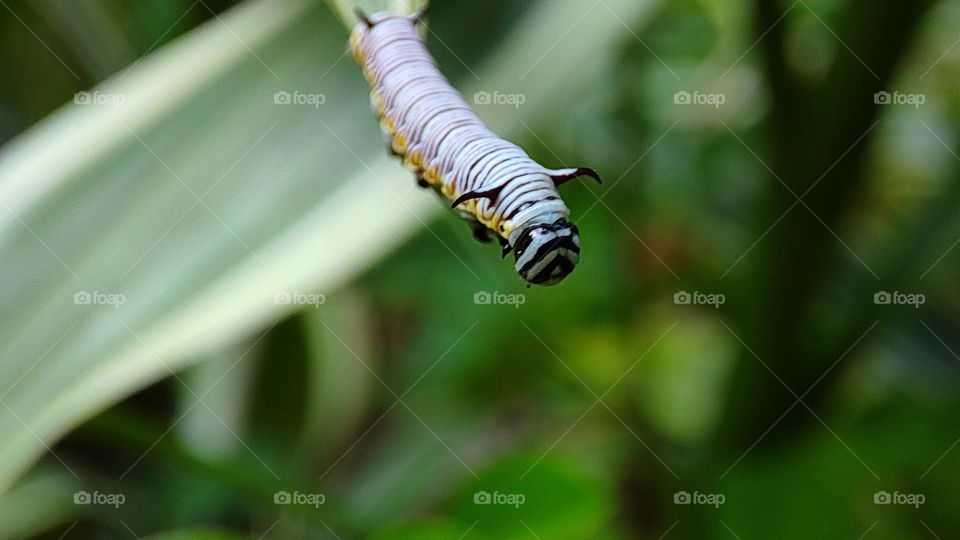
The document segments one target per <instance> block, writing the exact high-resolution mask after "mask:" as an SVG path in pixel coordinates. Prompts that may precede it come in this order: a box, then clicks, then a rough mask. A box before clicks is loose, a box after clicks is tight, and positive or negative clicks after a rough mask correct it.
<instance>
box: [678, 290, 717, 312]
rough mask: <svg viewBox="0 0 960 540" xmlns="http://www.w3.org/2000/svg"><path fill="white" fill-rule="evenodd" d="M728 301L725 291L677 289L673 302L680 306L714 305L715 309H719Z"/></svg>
mask: <svg viewBox="0 0 960 540" xmlns="http://www.w3.org/2000/svg"><path fill="white" fill-rule="evenodd" d="M726 302H727V297H726V295H724V294H723V293H702V292H700V291H693V292H692V293H691V292H687V291H677V292H676V293H674V295H673V303H674V304H677V305H678V306H690V305H694V306H713V307H714V308H715V309H719V308H720V306H722V305H723V304H725V303H726Z"/></svg>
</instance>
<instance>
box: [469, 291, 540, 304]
mask: <svg viewBox="0 0 960 540" xmlns="http://www.w3.org/2000/svg"><path fill="white" fill-rule="evenodd" d="M526 301H527V297H526V296H525V295H522V294H519V293H517V294H507V293H502V292H497V291H493V292H487V291H479V292H477V293H476V294H474V295H473V303H474V304H477V305H480V306H491V305H493V306H513V307H515V308H519V307H520V306H522V305H523V304H524V303H525V302H526Z"/></svg>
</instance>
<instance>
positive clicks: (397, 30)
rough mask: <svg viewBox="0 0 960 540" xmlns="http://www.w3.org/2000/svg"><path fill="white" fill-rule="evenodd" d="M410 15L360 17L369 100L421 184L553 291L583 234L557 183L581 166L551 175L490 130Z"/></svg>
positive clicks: (575, 257)
mask: <svg viewBox="0 0 960 540" xmlns="http://www.w3.org/2000/svg"><path fill="white" fill-rule="evenodd" d="M425 15H426V8H424V9H423V10H421V11H420V12H418V13H416V14H414V15H401V14H398V13H394V12H389V11H387V12H380V13H377V14H374V15H370V16H368V15H366V14H365V13H363V12H362V11H360V10H359V9H358V10H357V16H358V18H359V19H360V22H359V23H358V24H357V25H356V26H355V27H354V30H353V32H352V33H351V35H350V50H351V52H352V53H353V57H354V59H355V60H356V61H357V63H358V64H359V65H360V67H361V68H362V70H363V74H364V77H366V79H367V82H368V83H369V85H370V87H371V93H370V96H371V103H372V108H373V110H374V113H375V114H376V115H377V116H378V118H379V120H380V126H381V129H382V130H383V132H384V135H385V138H386V139H387V143H388V146H389V150H390V151H391V153H392V154H394V155H396V156H398V157H400V158H401V159H402V160H403V163H404V166H405V167H407V168H408V169H410V170H411V171H413V172H414V174H415V175H416V180H417V183H418V184H419V185H420V186H421V187H424V188H432V189H433V190H434V191H436V192H437V193H438V194H439V195H440V196H441V197H443V198H444V199H446V200H447V201H449V202H451V203H452V208H454V209H456V210H457V212H458V213H459V214H460V216H461V217H462V218H463V219H465V220H466V221H467V223H468V224H469V225H470V227H471V229H472V230H473V234H474V236H475V237H476V238H477V239H478V240H480V241H482V242H489V241H491V236H492V237H493V238H496V239H497V240H498V241H499V243H500V246H501V248H502V256H503V257H504V258H505V257H506V256H507V255H508V254H510V252H511V251H512V252H513V254H514V258H515V268H516V271H517V273H518V274H520V277H521V278H523V279H524V280H525V281H526V282H527V286H528V287H529V286H530V284H536V285H542V286H549V285H555V284H557V283H559V282H560V281H561V280H563V279H564V278H565V277H566V276H567V275H569V274H570V273H571V272H572V271H573V269H574V267H576V265H577V262H578V261H579V259H580V232H579V230H578V229H577V227H576V225H574V224H573V223H571V222H570V221H569V219H568V218H569V215H570V211H569V209H568V208H567V206H566V205H565V204H564V202H563V199H561V197H560V193H559V191H558V189H557V188H558V187H559V186H560V185H562V184H564V183H566V182H569V181H570V180H573V179H575V178H578V177H581V176H589V177H592V178H594V179H595V180H596V181H597V182H600V181H601V180H600V176H599V174H598V173H597V172H596V171H595V170H593V169H590V168H587V167H578V168H565V169H548V168H546V167H544V166H542V165H540V164H539V163H537V162H536V161H534V160H533V159H531V158H530V157H529V156H528V155H527V154H526V152H524V151H523V149H522V148H520V147H519V146H517V145H515V144H513V143H511V142H508V141H505V140H503V139H501V138H500V137H498V136H497V135H496V134H495V133H494V132H493V131H491V130H490V129H489V128H488V127H487V126H486V125H485V124H484V123H483V121H481V120H480V118H479V117H478V116H477V115H476V113H474V112H473V110H472V109H471V108H470V107H469V106H468V105H467V103H466V102H465V101H464V99H463V98H462V97H461V95H460V94H459V93H458V92H457V91H456V90H454V88H453V87H452V86H451V85H450V83H449V82H448V81H447V79H446V78H445V77H444V76H443V74H442V73H441V72H440V69H439V68H438V67H437V64H436V62H435V60H434V59H433V57H432V56H431V55H430V53H429V51H428V50H427V47H426V44H425V42H424V40H423V38H422V37H421V35H420V33H419V32H418V31H417V26H418V25H419V24H420V23H421V22H422V21H423V20H424V17H425Z"/></svg>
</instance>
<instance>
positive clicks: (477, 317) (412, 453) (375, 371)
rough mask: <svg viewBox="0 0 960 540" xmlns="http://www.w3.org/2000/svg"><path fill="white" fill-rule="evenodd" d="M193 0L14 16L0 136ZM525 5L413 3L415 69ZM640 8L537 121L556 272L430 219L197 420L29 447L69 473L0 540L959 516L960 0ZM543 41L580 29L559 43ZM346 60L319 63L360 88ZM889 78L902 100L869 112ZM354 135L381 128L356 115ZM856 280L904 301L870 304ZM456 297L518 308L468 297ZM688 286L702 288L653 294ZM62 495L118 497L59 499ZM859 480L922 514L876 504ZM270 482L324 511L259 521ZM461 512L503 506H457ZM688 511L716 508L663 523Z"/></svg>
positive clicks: (132, 416)
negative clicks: (423, 24)
mask: <svg viewBox="0 0 960 540" xmlns="http://www.w3.org/2000/svg"><path fill="white" fill-rule="evenodd" d="M204 3H205V4H206V5H198V4H194V3H192V2H190V1H189V0H183V1H180V0H176V1H174V0H170V1H166V0H155V1H144V2H138V3H136V4H131V3H123V2H116V1H111V0H86V1H83V2H76V3H73V2H67V1H66V0H46V1H38V2H23V1H14V0H6V4H7V5H5V6H4V7H6V8H7V9H6V10H4V11H0V60H2V62H3V65H4V66H6V67H7V68H8V70H9V71H10V72H11V73H16V75H15V76H14V77H4V78H3V80H2V81H0V141H7V140H10V139H11V138H13V137H14V136H15V135H17V134H18V133H20V132H22V131H23V130H24V129H26V128H27V127H28V126H30V125H31V124H33V123H35V122H37V121H39V120H40V119H41V118H42V117H43V116H44V115H46V114H48V113H49V112H50V111H52V110H53V109H54V108H56V107H58V106H59V105H61V104H63V103H66V102H68V101H70V100H71V99H72V95H73V93H74V92H77V91H79V90H83V89H86V88H89V87H90V86H91V85H93V84H95V83H97V82H99V81H101V80H103V79H104V78H105V77H107V76H108V75H110V74H112V73H116V72H118V71H121V70H123V69H124V68H125V66H127V65H128V64H130V63H132V62H134V61H136V59H137V58H139V57H140V56H141V55H143V54H146V53H149V52H150V51H152V50H154V49H157V48H160V47H163V46H164V45H165V44H167V43H170V42H174V41H175V40H176V39H177V37H178V36H180V35H182V34H183V33H184V32H186V31H187V30H188V29H190V28H193V27H195V26H197V25H198V24H201V23H202V22H203V21H204V20H207V19H209V18H210V17H212V13H220V12H222V10H224V9H226V8H228V7H229V6H230V5H231V4H232V2H227V1H223V2H212V1H209V0H205V2H202V3H201V4H204ZM206 7H209V9H205V8H206ZM526 9H529V7H528V6H527V5H526V3H520V2H508V1H507V0H496V1H494V2H484V3H480V2H468V1H459V0H458V1H450V2H444V3H437V5H435V6H434V10H433V12H432V14H431V19H430V22H431V35H430V37H429V42H430V46H431V50H432V51H434V52H435V54H436V56H437V58H438V60H439V62H440V64H441V66H442V67H443V69H444V71H445V72H447V73H448V74H450V75H451V78H452V79H453V80H454V82H455V84H460V85H461V86H465V85H466V84H467V83H472V82H474V81H472V78H473V75H472V69H471V67H472V66H474V65H476V64H477V63H478V62H481V61H482V59H483V58H485V55H487V54H488V53H489V52H490V51H491V50H494V47H495V44H496V43H497V42H498V39H499V37H500V36H502V35H503V34H505V33H507V32H508V31H509V30H511V29H512V25H514V24H515V23H516V21H517V20H518V19H520V16H521V15H522V14H523V13H524V10H526ZM591 9H596V10H603V9H604V7H603V5H602V2H600V3H599V4H594V7H593V8H591ZM651 10H653V12H652V13H651V14H650V17H649V18H648V19H647V20H646V21H645V23H644V25H643V26H642V27H637V28H631V29H630V30H629V32H625V33H624V36H623V37H622V40H621V42H620V43H619V49H618V50H616V51H612V52H611V53H610V54H611V59H610V61H609V65H607V66H606V67H605V68H604V70H605V71H604V73H603V76H602V77H601V78H599V79H597V80H594V81H590V85H589V88H588V89H587V90H586V91H584V92H583V93H582V94H577V95H575V96H565V97H566V98H567V99H569V100H570V101H571V103H573V105H571V107H570V108H569V109H568V111H567V113H566V114H562V115H554V116H550V117H537V119H536V122H534V123H530V124H529V126H528V128H529V133H528V135H529V136H527V137H524V138H523V139H522V140H520V141H518V142H520V143H521V144H522V145H523V146H524V147H525V148H526V149H528V151H529V152H530V153H531V155H532V156H533V157H534V158H535V159H538V160H540V161H542V162H544V163H547V164H552V165H560V164H562V165H575V164H576V165H579V164H588V165H591V166H594V167H596V168H598V169H599V170H600V171H601V172H602V173H603V174H604V176H605V179H606V180H607V181H606V182H605V184H604V185H603V186H601V187H594V186H591V185H586V184H583V185H579V184H578V185H571V186H569V187H565V188H564V193H565V198H566V199H567V200H568V202H569V205H570V207H571V210H572V215H573V217H574V220H575V221H576V222H577V224H578V226H579V228H580V230H581V231H582V242H583V246H584V257H583V260H582V261H581V263H580V267H579V268H578V269H577V271H576V273H575V274H574V275H573V276H572V277H571V278H570V279H568V280H567V281H565V282H564V283H563V284H562V285H561V286H559V287H556V288H551V289H525V288H524V287H523V286H522V284H521V283H520V281H519V280H518V279H517V278H516V276H515V275H514V273H513V270H512V265H510V264H505V263H504V262H503V261H501V260H500V258H499V256H498V253H497V251H498V250H497V249H494V248H492V247H490V246H482V245H476V244H475V243H474V242H473V240H472V239H471V238H470V235H469V234H468V231H466V228H465V227H464V226H463V225H462V224H461V223H460V222H459V221H458V220H457V218H456V217H455V216H453V215H452V214H445V215H444V216H443V217H442V218H441V219H440V220H439V221H438V222H437V223H436V224H434V225H431V229H432V232H424V233H422V234H419V235H418V236H417V237H416V238H414V239H413V240H412V241H410V242H408V243H407V244H405V245H403V246H402V247H400V248H399V249H397V250H396V251H394V252H393V253H392V254H391V255H390V256H389V257H388V258H386V259H385V260H383V261H381V262H380V263H379V264H377V265H376V266H375V267H374V268H373V269H371V270H370V271H369V272H367V273H366V274H365V275H363V276H361V277H360V278H359V279H357V280H356V281H355V282H354V283H352V284H351V285H350V286H349V287H346V288H345V289H344V290H342V291H340V292H337V293H336V294H331V295H329V298H327V302H326V303H325V304H324V305H322V306H320V307H319V309H311V308H306V309H304V310H303V311H302V312H299V313H297V314H295V315H293V316H291V317H289V318H287V319H285V320H283V321H280V322H279V323H278V324H276V325H275V326H273V327H271V328H270V329H269V331H267V333H266V335H265V336H264V337H263V339H260V340H259V341H257V342H256V343H255V344H254V343H253V341H252V340H251V341H250V342H249V343H242V344H240V345H238V346H237V347H235V348H233V349H230V350H225V351H223V352H222V353H218V354H215V355H210V358H206V359H205V362H204V363H203V364H201V365H200V366H198V367H196V368H192V369H191V370H190V371H188V372H186V373H184V374H183V375H182V377H183V378H185V379H187V380H189V381H219V380H221V378H222V377H229V379H228V380H226V381H225V382H226V383H227V384H225V386H226V390H223V391H222V394H221V395H220V396H216V395H214V396H210V399H209V400H208V399H207V398H204V400H205V401H208V402H209V405H204V406H201V407H199V408H196V409H195V410H191V405H196V404H195V398H194V396H191V395H190V394H189V393H188V392H186V391H185V390H184V389H183V386H182V385H181V384H180V382H178V381H177V380H174V379H172V378H168V379H165V380H163V381H161V382H159V383H157V384H155V385H152V386H150V387H149V388H146V389H143V390H141V391H140V392H138V393H136V394H135V395H133V396H131V397H130V398H129V399H127V400H125V401H124V402H122V403H119V404H117V405H115V406H114V407H111V408H110V409H109V410H107V411H104V412H103V413H101V414H99V415H98V416H97V417H96V418H94V419H92V420H90V421H89V422H87V423H85V424H84V425H82V426H80V427H79V428H77V429H76V430H74V431H73V432H72V433H71V434H70V435H69V436H68V437H66V438H65V439H64V440H62V441H60V442H59V443H57V445H56V446H55V447H54V448H53V449H54V451H55V452H56V454H57V456H61V457H62V458H63V459H65V460H66V461H67V462H69V464H70V466H71V468H72V469H75V470H77V471H79V472H80V475H81V478H82V481H75V479H73V478H71V477H69V476H68V475H67V474H66V473H65V471H63V470H62V469H61V468H60V467H59V464H58V463H57V459H55V458H53V457H51V456H47V457H46V458H44V460H43V461H42V462H41V463H40V464H38V465H37V466H36V467H35V468H34V470H33V471H32V472H31V473H30V474H29V475H27V477H25V478H24V479H23V480H22V481H21V482H20V484H19V485H18V486H17V488H16V489H15V490H13V491H11V492H10V493H9V494H7V495H6V496H5V497H4V499H3V501H2V506H0V515H3V516H13V515H21V512H26V510H21V509H25V508H29V509H31V510H32V512H35V513H36V514H37V515H35V516H28V518H26V519H23V520H22V523H13V522H12V521H11V522H8V523H7V527H8V528H7V529H4V528H3V527H4V526H3V524H0V534H5V535H7V536H10V537H17V536H23V535H26V534H33V535H37V536H38V537H43V538H46V537H49V538H58V537H60V536H61V535H67V536H66V537H90V538H112V537H129V535H130V534H131V533H132V534H134V535H137V536H143V537H148V538H156V539H175V538H211V539H212V538H233V537H246V536H248V535H250V534H253V535H255V536H257V537H259V536H260V535H266V536H267V537H276V538H292V537H310V538H327V537H329V538H334V537H336V538H377V539H382V540H388V539H389V540H399V539H404V540H407V539H411V540H412V539H441V538H454V539H456V538H491V539H493V538H498V539H499V538H518V539H519V538H531V537H536V538H543V539H548V538H549V539H554V538H556V539H564V538H570V539H580V538H647V537H649V538H658V537H661V535H666V537H668V538H669V537H676V538H694V537H696V538H728V537H731V536H733V537H737V538H744V539H746V538H758V537H771V536H775V537H778V538H821V537H831V538H832V537H837V538H840V537H853V538H857V537H861V535H869V536H868V537H876V538H924V537H927V536H928V535H930V534H934V535H936V536H938V537H944V538H945V537H949V536H950V534H952V533H953V531H956V530H958V529H960V520H958V516H957V515H956V513H955V512H953V508H954V507H955V506H956V505H957V504H958V503H960V499H958V495H957V493H956V489H955V486H956V485H957V483H958V482H960V450H955V447H956V446H958V445H957V440H958V437H960V419H958V417H957V415H956V414H954V413H953V411H955V410H956V408H957V407H958V406H960V392H958V388H960V385H958V382H960V366H958V362H960V357H958V356H957V352H958V351H960V296H958V293H960V286H958V283H960V280H958V279H957V277H958V269H960V249H954V248H955V247H956V241H957V237H958V235H960V212H958V209H960V188H958V186H960V174H958V171H960V167H958V161H960V158H958V157H957V153H958V150H957V144H958V141H960V94H958V92H957V84H956V82H957V80H960V79H958V74H960V55H958V54H957V51H958V48H957V47H955V46H956V43H955V41H956V39H958V37H960V36H958V35H957V28H960V4H958V3H957V2H956V1H955V0H946V1H940V2H928V1H922V2H914V3H903V4H902V5H897V6H893V5H884V6H882V7H880V6H877V5H876V4H875V3H871V2H868V1H867V0H848V1H843V2H826V1H819V0H818V1H813V0H811V1H808V2H799V3H797V4H792V5H791V3H790V2H771V1H766V0H759V1H757V2H747V1H745V0H738V1H736V2H732V3H731V2H719V1H709V0H682V1H677V2H662V3H656V4H654V5H652V6H651ZM13 13H15V14H16V16H14V15H13ZM185 13H186V15H184V14H185ZM784 13H786V15H784V16H783V18H782V19H781V18H780V17H781V15H783V14H784ZM610 16H616V15H615V14H613V13H611V14H610ZM571 22H573V21H571ZM24 23H25V24H24ZM25 25H27V26H29V27H30V28H31V29H35V31H36V33H37V36H36V38H35V36H32V35H31V34H30V32H29V31H28V30H27V29H26V26H25ZM331 27H332V26H331ZM37 38H39V39H37ZM557 38H558V39H572V40H575V39H577V32H576V28H575V27H574V29H573V31H571V32H570V33H569V35H568V34H566V33H564V29H559V28H558V29H557ZM345 39H346V33H345V32H343V33H342V35H340V36H337V39H333V38H332V37H331V38H330V39H329V41H331V42H342V41H344V40H345ZM42 43H47V44H49V47H50V48H51V49H52V51H51V50H47V49H46V47H45V46H44V45H43V44H42ZM952 46H953V48H951V47H952ZM54 54H55V55H56V56H60V57H61V58H62V59H63V62H64V63H65V64H67V65H68V66H72V69H73V70H75V71H76V73H75V75H76V77H74V76H73V74H71V73H70V71H68V70H66V69H64V66H63V65H61V63H60V62H59V61H58V60H57V58H56V56H54ZM351 68H353V66H351ZM316 69H317V70H318V72H321V73H322V72H323V70H325V69H326V67H325V66H319V65H318V66H316ZM569 71H570V77H575V76H576V72H577V66H570V67H569ZM357 73H358V70H356V69H352V70H351V69H343V70H338V71H337V72H336V73H335V76H336V77H341V78H342V80H343V84H348V85H350V86H349V87H350V88H351V89H354V90H355V91H356V99H357V100H365V99H366V98H365V93H366V91H365V90H364V87H363V82H362V80H361V79H360V77H359V75H358V74H357ZM482 83H483V81H480V84H481V85H482ZM894 89H897V90H898V91H900V92H902V93H911V92H913V93H922V94H923V95H924V96H925V98H926V103H925V104H924V105H923V106H922V107H918V108H910V107H903V106H877V105H876V104H875V103H874V102H873V93H874V92H879V91H882V90H889V91H894ZM683 91H687V92H694V91H699V92H703V93H711V92H716V93H722V94H724V95H726V96H727V102H726V103H725V104H724V105H723V106H722V107H718V108H711V107H704V106H694V107H686V108H685V107H682V106H678V105H676V104H675V103H674V99H673V96H674V95H675V94H676V93H677V92H683ZM208 106H209V107H211V108H213V109H214V110H215V108H216V106H217V105H216V104H215V103H211V104H209V105H208ZM481 114H482V111H481ZM355 121H356V122H357V123H358V124H359V125H362V126H364V129H363V132H364V133H365V134H366V135H368V136H369V138H370V140H373V139H374V138H376V137H377V136H378V135H377V133H376V128H375V123H374V121H373V119H372V118H370V117H358V118H356V120H355ZM197 129H202V126H199V127H198V128H197ZM359 129H360V128H359V127H358V130H359ZM367 142H369V141H367ZM367 142H360V143H358V144H367ZM561 161H562V163H560V162H561ZM397 166H398V167H399V165H397ZM331 169H332V171H324V172H323V173H324V174H335V169H336V167H332V168H331ZM318 174H321V172H319V171H318ZM808 189H809V190H810V192H809V199H807V198H806V196H805V195H806V194H805V192H806V191H807V190H808ZM791 191H793V192H794V193H795V194H796V196H794V195H793V194H791ZM801 195H804V197H803V198H804V200H803V201H802V202H799V203H798V202H796V198H797V197H800V196H801ZM422 196H423V197H429V196H431V195H430V194H428V193H424V194H423V195H422ZM250 204H257V203H256V201H251V203H250ZM437 204H438V205H440V204H442V203H441V202H439V201H438V202H437ZM342 234H344V235H349V234H350V231H348V230H344V231H342ZM384 234H390V231H384ZM438 240H439V241H438ZM0 279H2V277H0ZM881 290H887V291H894V290H897V291H914V292H918V293H922V294H924V295H925V298H926V303H925V304H924V305H923V306H921V307H920V308H919V309H914V308H912V307H910V306H886V305H876V304H875V303H874V302H873V295H874V294H875V293H876V292H878V291H881ZM480 291H487V292H493V291H497V292H500V293H504V294H522V295H524V298H525V301H524V303H523V304H522V305H521V306H519V307H513V306H509V305H482V304H476V303H475V302H474V295H475V294H477V293H478V292H480ZM681 291H688V292H693V291H702V292H705V293H719V294H723V295H724V298H725V302H724V303H723V304H722V305H720V306H718V307H716V308H715V307H713V306H709V305H706V306H703V305H701V306H697V305H678V304H677V303H676V302H675V300H674V295H676V294H677V293H679V292H681ZM264 330H267V329H264ZM251 345H252V346H253V349H252V352H251V353H250V354H249V355H244V352H245V350H246V349H247V348H248V346H251ZM240 356H244V359H243V360H242V362H241V364H240V366H239V369H237V370H235V371H234V370H233V369H231V368H232V367H234V362H235V360H236V359H237V358H238V357H240ZM228 372H229V374H228ZM199 386H201V387H202V386H205V385H204V384H199ZM408 389H409V390H408ZM407 392H409V393H407ZM401 397H402V401H399V400H398V398H401ZM801 398H802V399H801ZM205 408H206V409H209V410H205ZM0 413H3V411H0ZM208 413H209V414H208ZM181 419H184V425H179V424H180V423H181ZM226 419H229V421H225V420H226ZM134 465H135V466H134ZM70 486H72V487H70ZM77 486H79V487H77ZM75 489H84V490H86V491H89V492H94V491H99V492H101V493H123V494H125V496H126V500H127V502H126V503H125V504H124V505H122V506H120V507H118V508H114V507H109V506H98V505H90V506H78V505H71V504H69V500H65V498H69V497H71V496H72V495H73V493H74V492H75ZM881 492H889V493H901V494H922V495H923V496H924V497H925V503H924V504H922V505H919V506H917V507H913V506H908V505H902V504H894V505H884V504H875V500H874V499H875V496H876V494H877V493H881ZM278 493H290V494H293V495H292V496H296V494H297V493H299V494H318V493H319V494H323V495H324V497H325V500H324V502H323V504H319V505H316V506H311V505H309V504H293V505H279V504H275V498H276V496H277V494H278ZM483 493H487V494H490V495H491V496H494V494H499V495H504V496H510V495H517V494H520V495H522V496H523V499H524V500H523V504H517V505H510V504H478V503H477V500H475V497H476V496H477V495H478V494H483ZM681 493H689V494H693V496H696V494H701V495H702V494H721V495H722V496H723V499H724V502H723V504H722V505H719V506H716V507H714V506H709V505H699V504H692V505H685V504H676V502H675V500H676V497H677V495H678V494H681ZM511 500H513V501H516V497H514V498H513V499H511ZM38 509H42V511H38ZM7 519H12V518H7ZM164 531H177V532H164ZM150 535H153V536H150Z"/></svg>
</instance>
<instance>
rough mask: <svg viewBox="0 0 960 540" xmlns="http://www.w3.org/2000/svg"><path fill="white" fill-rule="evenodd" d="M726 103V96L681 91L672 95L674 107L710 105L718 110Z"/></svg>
mask: <svg viewBox="0 0 960 540" xmlns="http://www.w3.org/2000/svg"><path fill="white" fill-rule="evenodd" d="M726 102H727V96H726V94H704V93H701V92H697V91H695V92H693V93H690V92H686V91H683V90H681V91H680V92H677V93H675V94H673V103H674V104H675V105H710V106H711V107H713V108H715V109H719V108H720V106H721V105H723V104H724V103H726Z"/></svg>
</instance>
